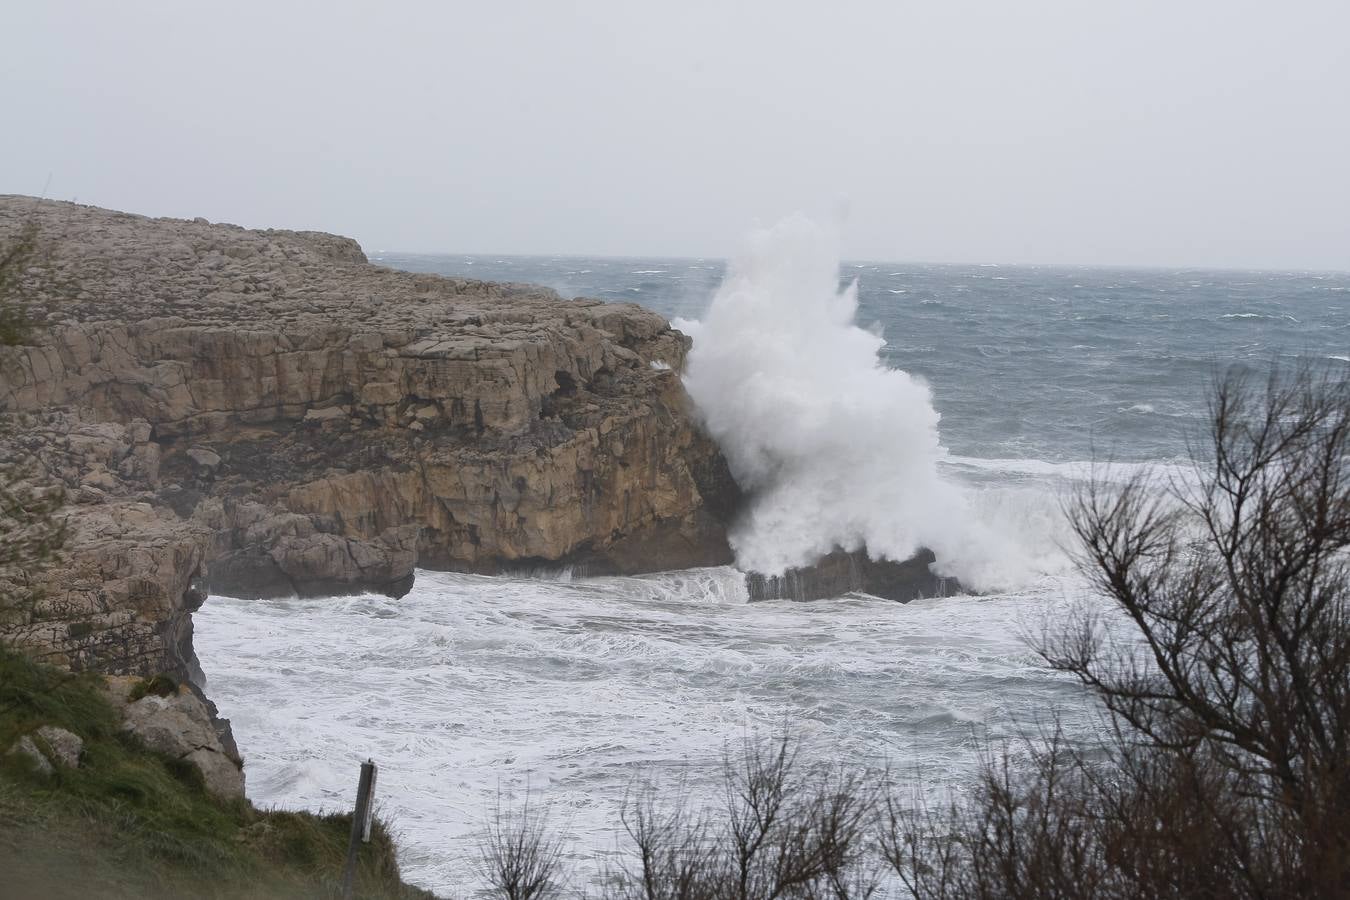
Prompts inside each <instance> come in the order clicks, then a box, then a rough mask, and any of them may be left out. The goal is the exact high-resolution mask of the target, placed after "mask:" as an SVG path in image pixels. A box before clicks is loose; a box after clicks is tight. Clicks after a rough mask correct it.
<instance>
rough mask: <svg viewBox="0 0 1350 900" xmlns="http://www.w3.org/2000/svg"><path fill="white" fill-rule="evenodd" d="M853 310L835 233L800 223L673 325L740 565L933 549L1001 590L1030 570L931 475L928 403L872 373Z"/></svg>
mask: <svg viewBox="0 0 1350 900" xmlns="http://www.w3.org/2000/svg"><path fill="white" fill-rule="evenodd" d="M857 308H858V284H857V281H856V280H855V281H854V282H853V283H851V284H849V285H848V286H846V287H844V288H843V289H842V290H841V289H840V287H839V241H838V233H837V229H834V228H829V227H825V226H821V225H819V224H817V223H816V222H814V221H812V220H810V219H808V218H806V217H804V216H801V215H797V216H793V217H791V218H789V219H786V220H784V221H783V222H781V223H779V224H778V225H776V226H774V227H772V228H768V229H764V230H760V231H757V232H755V233H753V234H752V235H751V236H750V239H749V242H748V246H747V247H746V250H745V252H744V253H743V254H742V255H741V256H740V257H739V258H738V259H736V260H734V261H732V262H731V263H730V264H729V266H728V270H727V274H726V278H725V280H724V281H723V283H722V285H721V287H720V288H719V289H718V291H717V292H716V294H715V295H714V296H713V299H712V304H711V306H710V307H709V309H708V311H707V313H706V314H705V315H704V317H703V319H702V320H701V321H697V322H694V321H679V322H677V323H676V324H677V326H678V327H680V328H681V329H683V330H685V331H686V332H687V333H689V334H691V335H692V336H693V338H694V345H693V349H692V350H691V351H690V354H689V357H688V362H687V368H686V372H685V376H684V383H685V387H686V389H687V390H688V392H689V394H690V396H691V397H692V398H693V400H694V403H695V405H696V407H697V409H698V411H699V414H700V415H701V417H702V419H703V422H704V424H705V425H706V427H707V429H708V431H709V433H710V434H711V435H712V436H713V438H715V439H716V440H717V442H718V443H719V444H720V445H721V447H722V450H723V452H724V454H725V455H726V458H727V461H728V463H729V464H730V466H731V471H732V474H733V475H734V476H735V477H736V480H737V481H738V482H739V483H740V484H741V486H742V487H744V488H745V489H746V490H747V491H748V492H749V494H750V496H751V501H750V505H749V508H748V509H747V510H746V511H745V513H744V514H743V516H742V518H741V519H740V521H739V522H737V523H736V524H735V525H734V526H733V528H732V533H731V535H730V539H731V544H732V548H733V549H734V550H735V553H736V560H737V564H738V565H739V566H740V567H741V568H743V569H749V570H754V571H759V572H764V573H768V574H778V573H781V572H782V571H784V570H785V569H788V568H792V567H795V566H803V565H810V564H812V563H814V562H815V561H816V560H817V559H819V557H820V556H821V555H823V554H825V553H828V552H830V551H831V550H833V549H834V548H835V547H836V546H838V547H842V548H843V549H845V550H858V549H861V548H863V547H864V546H865V547H866V548H867V550H868V552H869V553H870V554H871V555H872V556H873V557H874V558H876V557H886V558H888V559H893V560H897V561H903V560H905V559H908V558H909V557H911V556H912V555H913V554H914V553H915V551H917V550H918V549H919V548H920V547H928V548H930V549H932V550H933V552H934V553H935V554H936V556H937V563H936V564H935V566H934V568H935V569H937V570H938V572H939V573H940V574H944V575H953V576H956V577H957V578H959V579H961V581H962V582H963V583H964V584H966V585H967V586H968V587H970V588H972V589H974V590H992V589H998V588H1007V587H1009V586H1010V584H1011V582H1015V581H1018V580H1021V573H1022V572H1024V571H1025V569H1026V561H1025V560H1019V558H1018V557H1019V555H1020V554H1019V551H1018V550H1017V548H1016V547H1015V546H1014V545H1013V542H1011V541H1010V540H1008V539H1006V538H1004V537H1002V536H1000V535H999V534H996V533H995V532H994V531H993V530H992V529H991V528H989V527H988V526H986V525H984V524H982V523H980V522H975V521H972V516H971V514H970V509H969V503H968V501H967V497H966V496H965V494H964V492H963V491H962V489H961V488H960V487H959V486H957V485H956V484H954V483H952V482H950V481H948V480H946V479H944V478H943V477H942V476H941V475H940V473H939V471H938V463H939V461H940V460H942V459H943V458H944V457H945V455H946V450H945V449H944V448H943V446H942V443H941V440H940V439H939V435H938V419H939V417H938V413H937V411H936V410H935V409H934V408H933V399H932V394H931V392H930V390H929V388H928V386H927V385H926V384H925V383H924V382H922V381H921V380H919V379H917V378H915V377H913V376H911V375H909V374H908V373H906V372H903V371H900V370H897V369H891V368H888V367H887V366H886V365H884V364H883V363H882V361H881V360H880V358H879V356H878V353H879V351H880V350H881V348H882V347H884V346H885V343H886V342H885V339H884V338H883V337H882V336H881V335H880V334H877V333H874V332H872V331H869V330H866V329H863V328H860V327H858V326H857V325H856V324H855V322H854V317H855V314H856V312H857Z"/></svg>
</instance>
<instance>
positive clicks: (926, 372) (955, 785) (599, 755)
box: [194, 253, 1350, 897]
mask: <svg viewBox="0 0 1350 900" xmlns="http://www.w3.org/2000/svg"><path fill="white" fill-rule="evenodd" d="M372 261H373V262H376V263H378V264H381V265H385V266H390V267H394V268H398V269H406V270H410V271H417V272H434V273H439V274H444V275H455V276H468V277H473V278H481V279H486V280H493V281H512V282H531V283H536V284H542V285H546V286H548V287H551V288H554V289H555V290H557V291H558V293H559V294H561V295H563V296H564V297H590V298H598V299H601V300H605V301H611V302H625V303H638V304H641V305H643V306H645V307H647V308H649V309H652V310H655V311H657V312H659V313H661V314H663V315H665V316H667V317H669V318H672V319H678V320H693V321H698V320H701V319H703V318H704V317H706V315H707V313H708V309H709V304H710V303H711V302H712V298H713V297H714V296H715V295H716V294H717V292H718V289H719V285H721V284H722V283H723V279H724V276H725V273H726V266H725V264H724V263H723V262H722V261H720V260H715V259H666V258H652V259H613V258H581V257H512V256H462V255H424V254H419V255H412V254H396V253H377V254H372ZM839 279H840V284H841V285H850V284H854V283H855V282H856V286H857V287H856V290H857V295H856V302H857V306H856V311H854V312H853V314H852V318H853V321H854V322H855V323H856V325H857V326H858V327H860V328H862V329H865V330H867V331H868V332H869V333H871V334H874V335H879V336H880V337H881V338H882V339H883V340H884V344H882V345H881V346H880V348H879V349H878V350H877V351H876V355H877V357H878V359H879V361H880V365H881V367H882V368H885V369H894V370H901V371H904V372H907V373H909V374H910V375H911V376H913V377H914V379H915V380H916V381H917V382H918V383H921V384H923V385H926V387H927V389H928V391H929V392H930V394H931V406H932V409H933V410H934V411H935V412H936V414H937V416H939V417H940V418H939V419H937V429H938V433H939V434H940V442H941V448H942V451H941V455H940V458H939V459H938V461H937V463H936V465H937V467H938V469H939V472H940V477H941V478H942V479H943V480H944V482H945V483H950V484H953V485H956V486H958V487H959V490H960V491H961V492H962V495H963V496H964V497H965V498H966V500H964V501H963V503H965V505H964V506H963V507H962V509H963V510H965V513H964V514H966V515H969V516H975V517H978V518H980V519H981V520H982V521H987V522H990V523H996V524H997V525H998V526H999V527H1002V528H1008V529H1012V530H1014V531H1016V532H1017V536H1018V539H1019V540H1020V541H1021V544H1019V545H1018V546H1020V547H1023V548H1025V555H1026V556H1027V558H1029V559H1031V560H1033V562H1034V565H1032V566H1030V567H1029V574H1027V573H1024V574H1023V575H1021V576H1020V577H1019V580H1018V581H1017V583H1016V584H1012V585H1010V586H1007V587H1004V588H1000V589H995V590H990V591H985V592H984V593H982V594H979V595H962V596H956V597H949V598H944V599H934V600H921V601H916V602H914V603H910V604H907V605H902V604H895V603H890V602H886V601H882V600H878V599H876V598H871V597H868V596H865V595H851V596H847V597H841V598H836V599H833V600H827V601H818V602H812V603H793V602H790V601H781V602H767V603H753V604H751V603H748V602H747V600H746V596H745V590H744V587H743V580H742V578H741V575H740V573H739V572H738V571H737V570H736V569H734V568H732V567H721V568H709V569H696V570H689V571H678V572H658V573H653V574H650V575H645V576H640V577H631V578H580V577H574V575H573V574H572V573H570V572H568V571H566V570H558V571H546V572H538V573H533V574H531V575H529V576H519V577H483V576H474V575H463V574H453V573H443V572H425V571H424V572H419V573H418V575H417V580H416V584H415V585H414V587H413V589H412V592H411V593H409V594H408V595H407V596H405V597H403V598H401V599H398V600H392V599H388V598H383V597H378V596H358V597H344V598H329V599H303V600H301V599H289V600H269V601H246V600H238V599H232V598H227V597H212V598H210V599H209V600H208V601H207V602H206V604H205V605H204V606H203V607H202V609H201V610H200V611H198V612H197V613H196V614H195V616H194V619H195V632H196V637H195V644H196V648H197V653H198V655H199V657H200V659H201V664H202V667H203V670H204V671H205V673H206V677H207V681H208V691H209V694H210V696H211V697H212V699H213V700H214V701H215V702H216V703H217V705H218V706H219V708H220V711H221V714H222V715H224V716H226V717H228V718H229V719H230V720H231V722H232V725H233V728H234V733H235V736H236V738H237V740H238V743H239V746H240V748H241V750H242V751H243V754H244V756H245V759H246V762H247V766H246V773H247V791H248V795H249V797H250V798H251V799H252V800H253V801H254V802H255V803H257V804H259V805H262V806H276V807H284V808H305V809H314V810H326V811H338V810H346V809H350V808H351V806H352V804H353V800H354V795H355V789H356V782H357V776H358V774H359V764H360V762H362V761H363V760H366V759H368V758H369V759H373V760H374V761H376V763H377V764H378V765H379V776H378V779H377V804H378V810H379V813H380V814H381V815H382V816H383V817H384V818H386V819H387V820H388V821H389V822H390V823H391V824H392V827H393V829H394V832H395V834H396V836H397V837H398V840H399V847H400V861H401V864H402V866H403V872H404V876H405V877H406V878H407V879H408V880H410V881H412V882H413V883H415V884H418V885H421V886H424V887H427V888H430V889H432V890H435V891H437V892H438V893H440V894H442V895H445V896H455V897H459V896H472V895H473V894H474V892H475V891H476V890H477V889H478V888H479V886H480V884H481V880H480V878H479V876H478V873H477V867H476V865H475V860H476V858H477V853H478V848H479V846H480V840H481V835H482V833H483V829H484V827H485V826H486V824H487V823H488V822H489V821H490V820H491V818H492V817H493V816H494V815H495V814H496V812H497V811H498V810H499V809H503V808H505V809H507V810H508V811H509V810H513V809H519V808H520V806H521V805H522V804H524V803H526V802H528V804H529V805H530V807H531V808H532V809H534V810H535V811H536V812H538V811H543V813H544V814H545V815H546V816H547V818H548V821H549V823H550V825H551V827H552V828H553V829H555V830H556V832H557V833H558V834H559V835H561V836H562V838H563V840H564V842H565V846H566V848H567V849H566V850H565V861H566V864H567V866H568V868H569V870H571V871H572V872H573V879H574V884H575V885H576V886H580V887H584V886H585V884H586V883H587V881H588V879H591V878H593V877H594V875H595V872H597V871H598V867H599V866H600V865H601V864H600V863H598V862H597V860H601V859H604V858H606V855H607V854H612V853H614V852H616V848H620V847H621V846H622V843H623V836H622V827H621V824H620V812H621V810H622V808H623V806H624V803H625V800H626V798H627V797H629V796H630V795H631V792H632V791H633V790H635V789H637V788H639V787H641V786H642V785H644V784H647V783H654V784H656V785H658V787H660V786H666V787H667V788H669V789H670V790H671V791H672V792H682V793H684V794H686V795H687V796H688V798H689V799H690V801H691V802H693V803H695V804H699V803H703V802H705V801H706V802H716V800H717V799H718V797H719V796H720V794H719V791H720V787H719V785H720V781H719V779H720V777H721V760H722V757H723V755H724V754H725V753H726V752H727V751H728V749H729V748H730V749H734V748H735V747H737V746H739V743H740V742H742V741H744V740H747V739H755V738H756V736H762V735H768V734H774V733H777V732H779V731H781V730H784V729H786V730H788V731H790V732H791V733H792V734H794V735H796V737H797V739H798V740H799V741H800V742H801V746H802V752H803V754H805V756H806V757H807V758H815V759H823V760H831V761H838V762H844V763H848V764H856V765H860V766H866V767H869V768H871V769H872V770H874V771H876V772H878V773H883V772H884V775H881V774H879V775H878V776H877V777H885V778H886V779H888V783H889V784H890V785H891V787H892V789H893V790H895V791H897V792H899V793H902V794H907V795H910V796H916V797H917V796H921V797H925V798H929V799H931V798H935V797H944V798H945V797H959V796H960V795H961V794H962V793H963V792H964V791H966V790H968V789H969V786H970V784H971V779H972V775H973V773H974V772H975V771H976V770H977V767H978V766H979V764H980V761H981V760H982V759H984V758H986V757H987V755H988V754H989V752H990V751H991V749H994V750H997V749H999V748H1012V749H1013V751H1014V752H1016V750H1017V748H1019V747H1025V746H1027V745H1028V744H1027V742H1028V741H1029V740H1031V741H1034V739H1035V738H1036V736H1037V735H1039V734H1043V733H1044V732H1045V731H1046V730H1047V729H1048V728H1051V727H1055V723H1058V727H1060V728H1062V729H1063V730H1064V731H1065V733H1067V734H1068V735H1070V736H1071V738H1072V739H1074V740H1077V741H1081V742H1084V743H1087V742H1090V741H1091V740H1092V739H1093V738H1094V737H1095V736H1096V735H1097V734H1099V733H1100V730H1101V729H1102V728H1103V727H1104V722H1103V718H1102V715H1101V711H1100V709H1099V708H1098V707H1097V705H1096V704H1095V703H1094V702H1093V700H1092V698H1091V697H1090V696H1088V695H1087V694H1086V693H1085V692H1084V691H1083V690H1082V689H1081V688H1080V687H1079V686H1078V685H1077V684H1076V683H1075V682H1074V681H1072V680H1071V679H1069V678H1068V677H1066V676H1064V675H1061V674H1056V673H1054V672H1051V671H1050V670H1049V669H1048V668H1047V667H1046V665H1045V664H1044V663H1043V662H1042V660H1041V659H1040V657H1039V656H1038V655H1037V653H1036V652H1035V646H1036V644H1037V642H1038V640H1040V639H1041V638H1042V637H1043V636H1044V635H1045V634H1047V629H1051V630H1052V629H1054V628H1055V627H1058V626H1062V624H1063V623H1064V622H1066V621H1069V620H1070V618H1071V617H1072V616H1073V615H1075V614H1077V613H1079V612H1082V611H1085V610H1086V611H1089V612H1090V611H1094V610H1096V611H1100V612H1104V613H1109V606H1108V605H1107V604H1106V601H1105V600H1103V599H1102V598H1100V597H1097V596H1095V595H1094V594H1093V593H1092V591H1091V590H1089V588H1088V585H1087V582H1086V580H1085V578H1084V576H1083V575H1082V574H1081V573H1080V572H1079V571H1078V570H1077V569H1076V568H1075V566H1074V563H1073V559H1072V550H1073V546H1072V538H1071V535H1070V533H1069V531H1068V529H1067V528H1066V526H1065V523H1064V519H1063V513H1062V504H1063V502H1064V500H1065V499H1066V498H1067V497H1069V496H1071V495H1072V492H1073V491H1074V490H1075V488H1076V486H1078V485H1081V484H1082V483H1083V480H1084V479H1085V478H1088V477H1106V478H1108V479H1109V478H1114V477H1126V476H1130V475H1134V474H1139V473H1144V474H1146V475H1147V477H1152V478H1156V479H1158V483H1159V484H1163V483H1166V482H1167V481H1168V479H1175V478H1176V477H1177V476H1178V475H1180V476H1181V477H1186V473H1188V472H1193V471H1194V469H1193V467H1192V465H1191V463H1190V461H1189V460H1190V457H1189V453H1190V450H1191V449H1192V448H1202V447H1203V441H1202V440H1201V438H1202V436H1203V430H1202V429H1203V424H1204V416H1205V412H1206V403H1207V391H1208V388H1209V386H1210V385H1211V383H1212V382H1213V380H1214V378H1215V377H1217V376H1218V375H1220V374H1222V373H1224V372H1226V371H1228V370H1229V369H1231V368H1232V367H1234V366H1237V367H1240V368H1242V369H1244V370H1247V371H1249V372H1251V373H1252V374H1254V375H1256V376H1258V377H1259V376H1263V375H1264V374H1265V373H1267V372H1268V371H1270V369H1271V368H1272V366H1286V367H1287V366H1292V365H1295V364H1298V363H1299V362H1304V361H1310V362H1312V363H1314V364H1316V365H1320V366H1327V367H1331V368H1332V369H1333V371H1336V370H1337V367H1350V274H1337V273H1323V272H1243V271H1210V270H1198V269H1197V270H1146V269H1103V268H1054V267H1031V266H1000V265H980V266H975V265H970V266H952V265H921V264H915V263H886V262H867V261H845V262H844V263H842V264H840V265H839ZM770 314H772V313H770ZM869 352H870V351H869ZM826 365H828V362H827V363H826ZM1348 374H1350V373H1348ZM900 449H901V448H895V447H886V446H874V447H872V448H871V449H870V452H875V453H877V454H882V455H886V454H891V453H893V452H897V451H898V450H900ZM896 458H897V459H901V458H902V456H897V457H896ZM897 464H899V463H897Z"/></svg>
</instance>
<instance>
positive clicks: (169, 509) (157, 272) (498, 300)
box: [0, 197, 736, 674]
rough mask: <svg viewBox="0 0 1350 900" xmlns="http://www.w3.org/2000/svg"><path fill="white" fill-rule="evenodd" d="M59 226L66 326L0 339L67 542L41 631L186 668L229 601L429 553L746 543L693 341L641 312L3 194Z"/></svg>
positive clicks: (628, 563)
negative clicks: (217, 601) (205, 622)
mask: <svg viewBox="0 0 1350 900" xmlns="http://www.w3.org/2000/svg"><path fill="white" fill-rule="evenodd" d="M28 222H31V223H35V224H36V226H37V228H38V234H39V239H40V241H41V242H42V243H43V246H44V247H45V248H46V249H47V250H48V251H49V253H48V257H47V258H46V259H45V260H44V261H43V267H44V269H45V276H46V278H45V283H46V284H55V285H60V286H61V290H60V291H59V292H56V291H53V292H52V294H53V295H52V296H51V297H50V298H48V303H47V307H48V308H47V313H46V321H45V322H44V323H43V325H42V327H41V328H39V329H36V330H35V331H34V337H33V338H32V342H31V343H30V344H28V345H24V346H17V347H8V348H3V349H0V411H2V412H3V413H4V414H5V415H6V416H7V417H8V418H9V419H10V420H11V422H13V421H16V420H17V419H18V418H20V417H21V418H22V419H23V427H21V428H11V429H9V433H8V435H7V437H6V453H7V454H8V456H9V457H11V458H15V457H26V458H28V459H30V460H33V461H36V462H37V464H38V465H39V466H40V468H41V470H42V472H43V473H44V474H45V476H46V477H47V478H49V479H51V480H52V482H54V483H57V484H60V485H61V486H63V487H64V489H65V491H66V495H67V512H68V515H69V524H70V536H69V540H68V545H67V551H66V558H65V560H64V561H63V563H62V564H61V565H60V566H57V567H54V568H52V569H51V570H50V574H49V576H48V577H49V578H50V583H48V584H46V585H45V586H44V587H45V591H44V594H45V600H44V601H43V604H42V608H41V609H40V610H38V612H37V614H36V615H35V616H34V617H33V621H32V622H30V623H29V629H28V634H27V635H26V638H25V640H26V642H27V643H29V644H30V645H35V646H42V647H45V648H47V650H46V651H45V652H46V653H48V654H50V655H54V656H59V657H62V658H63V660H64V661H65V662H67V663H69V664H74V665H77V666H82V667H83V666H87V667H95V668H99V669H102V670H105V671H113V672H135V673H142V674H149V673H153V672H160V671H165V670H168V671H180V672H183V671H186V670H187V669H188V668H189V667H190V659H191V651H190V644H189V637H190V628H191V626H190V618H189V613H190V612H191V611H192V610H193V609H194V608H195V607H196V606H197V605H198V604H199V603H200V602H201V600H202V598H203V597H204V596H205V592H206V591H208V590H210V591H218V592H221V593H226V594H235V595H244V596H268V595H293V594H301V595H305V594H311V595H312V594H327V593H335V592H343V591H360V590H377V591H383V592H386V593H389V594H393V595H399V594H401V593H403V592H405V591H406V590H407V589H408V587H409V585H410V583H411V578H412V572H413V568H414V566H417V565H421V566H429V567H434V568H448V569H456V570H466V571H476V572H497V571H502V570H504V569H513V568H530V567H540V566H561V565H570V566H574V567H577V568H578V569H579V570H581V571H585V572H588V573H596V574H600V573H633V572H640V571H650V570H654V569H662V568H676V567H683V566H695V565H715V564H722V563H727V562H730V560H731V556H730V552H729V550H728V547H727V543H726V536H725V530H724V522H725V521H726V519H727V518H728V515H729V513H730V510H731V508H732V507H733V506H734V504H735V502H736V489H735V485H734V482H733V481H732V480H731V478H730V475H729V474H728V472H727V469H726V465H725V463H724V461H723V460H722V458H721V455H720V454H719V452H718V451H717V448H716V447H715V446H714V445H713V444H712V443H711V442H710V441H709V440H708V439H707V438H706V437H704V436H703V434H702V433H701V432H700V430H699V429H698V428H697V427H695V426H694V423H693V419H692V416H691V412H690V410H689V408H688V400H687V398H686V396H685V394H684V391H683V389H682V387H681V385H680V381H679V374H678V373H679V371H680V368H681V365H682V363H683V360H684V355H685V353H686V352H687V350H688V347H689V340H688V338H686V337H685V336H684V335H682V334H681V333H680V332H678V331H675V330H673V329H671V328H670V326H669V325H668V323H667V322H666V321H665V320H664V319H663V318H661V317H660V316H658V315H656V314H654V313H651V312H648V311H647V310H644V309H641V308H640V307H637V306H632V305H626V304H610V303H603V302H600V301H593V300H565V299H563V298H561V297H559V296H558V295H557V294H556V293H554V292H552V291H549V290H546V289H543V288H538V287H533V286H527V285H511V284H491V283H486V282H480V281H472V280H467V279H456V278H442V277H437V276H431V275H415V274H410V273H406V272H398V271H393V270H390V269H385V268H382V267H379V266H375V265H371V264H370V263H369V262H368V261H367V260H366V257H365V255H364V254H363V253H362V251H361V248H360V247H359V246H358V245H357V244H356V242H355V241H352V240H350V239H347V238H341V237H336V236H334V235H329V234H320V233H313V232H293V231H253V230H247V229H244V228H239V227H235V226H231V225H214V224H210V223H207V222H205V221H204V220H200V219H198V220H195V221H184V220H173V219H151V218H145V217H142V216H136V215H129V214H125V213H118V212H112V211H108V210H103V209H98V208H94V207H88V206H79V205H75V204H70V203H55V202H46V201H44V202H38V201H35V200H34V199H32V198H25V197H5V198H0V239H4V238H5V237H6V236H7V235H12V234H15V233H17V231H18V229H20V228H21V227H22V226H23V225H24V223H28Z"/></svg>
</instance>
